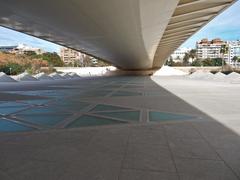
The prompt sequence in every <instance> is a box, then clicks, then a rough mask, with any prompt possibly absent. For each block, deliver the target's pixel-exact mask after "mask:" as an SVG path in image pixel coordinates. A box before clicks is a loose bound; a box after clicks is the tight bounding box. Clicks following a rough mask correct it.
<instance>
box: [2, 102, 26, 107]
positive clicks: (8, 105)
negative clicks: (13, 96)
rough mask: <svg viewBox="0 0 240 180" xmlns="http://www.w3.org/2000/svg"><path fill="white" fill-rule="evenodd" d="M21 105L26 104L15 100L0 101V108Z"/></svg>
mask: <svg viewBox="0 0 240 180" xmlns="http://www.w3.org/2000/svg"><path fill="white" fill-rule="evenodd" d="M22 106H26V105H25V104H22V103H18V102H15V101H8V102H6V101H5V102H3V101H2V102H1V103H0V108H2V107H3V108H4V107H22Z"/></svg>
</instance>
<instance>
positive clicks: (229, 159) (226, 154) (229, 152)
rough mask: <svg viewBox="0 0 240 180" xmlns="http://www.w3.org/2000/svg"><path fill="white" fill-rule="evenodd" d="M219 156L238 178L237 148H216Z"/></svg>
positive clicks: (239, 157) (239, 166)
mask: <svg viewBox="0 0 240 180" xmlns="http://www.w3.org/2000/svg"><path fill="white" fill-rule="evenodd" d="M217 152H218V153H219V155H220V156H221V158H222V159H223V160H224V161H225V162H226V163H227V164H228V165H229V166H230V167H231V168H232V169H233V171H234V172H235V173H236V174H237V175H238V177H239V179H240V150H239V148H232V147H230V148H227V149H217Z"/></svg>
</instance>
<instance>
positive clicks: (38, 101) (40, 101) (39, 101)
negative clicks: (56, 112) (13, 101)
mask: <svg viewBox="0 0 240 180" xmlns="http://www.w3.org/2000/svg"><path fill="white" fill-rule="evenodd" d="M49 101H50V99H34V100H24V101H19V102H21V103H25V104H30V105H43V104H47V103H48V102H49Z"/></svg>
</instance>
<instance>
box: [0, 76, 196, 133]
mask: <svg viewBox="0 0 240 180" xmlns="http://www.w3.org/2000/svg"><path fill="white" fill-rule="evenodd" d="M146 87H148V85H147V84H145V80H144V78H140V79H139V78H137V77H127V78H124V77H122V78H109V79H108V80H106V79H102V80H99V82H95V81H92V82H89V83H88V84H84V85H77V84H75V85H74V86H71V85H65V86H64V85H54V86H52V87H51V86H49V87H48V88H49V89H47V88H46V89H41V90H30V91H8V92H7V93H12V94H16V95H28V96H34V97H35V99H33V100H29V99H28V100H16V101H8V102H5V101H2V102H1V101H0V117H1V121H0V132H15V131H32V130H44V129H51V128H52V129H56V128H61V129H62V128H76V127H78V128H79V127H87V126H99V125H105V126H106V125H117V124H122V123H139V122H141V121H142V120H143V121H145V122H157V121H158V122H159V121H163V122H164V121H176V120H188V119H194V118H196V117H192V116H188V115H184V114H176V113H168V112H157V111H151V110H148V109H145V110H144V111H143V110H142V109H141V108H137V107H131V106H125V105H124V106H123V105H111V104H107V103H105V102H102V103H98V102H97V101H96V102H94V98H95V99H99V98H104V97H105V98H120V99H121V98H128V97H145V96H146V97H149V96H151V95H152V96H153V97H154V96H161V95H162V94H161V92H158V91H157V90H156V91H153V92H148V91H145V90H144V88H146ZM37 97H39V99H37ZM88 98H90V99H91V101H88ZM144 113H145V114H146V113H147V115H145V117H143V116H144ZM11 127H12V128H11Z"/></svg>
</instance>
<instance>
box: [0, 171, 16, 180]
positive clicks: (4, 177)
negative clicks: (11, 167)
mask: <svg viewBox="0 0 240 180" xmlns="http://www.w3.org/2000/svg"><path fill="white" fill-rule="evenodd" d="M0 179H1V180H13V178H11V177H10V176H9V175H8V174H6V173H4V172H0Z"/></svg>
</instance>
